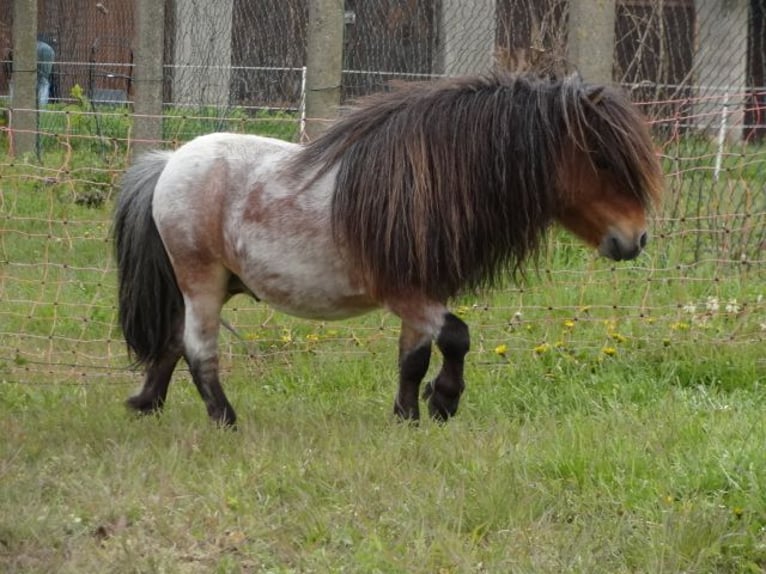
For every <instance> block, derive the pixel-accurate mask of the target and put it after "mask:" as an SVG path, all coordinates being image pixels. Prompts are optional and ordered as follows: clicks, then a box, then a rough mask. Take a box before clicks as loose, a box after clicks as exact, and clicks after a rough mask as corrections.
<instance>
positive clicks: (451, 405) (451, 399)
mask: <svg viewBox="0 0 766 574" xmlns="http://www.w3.org/2000/svg"><path fill="white" fill-rule="evenodd" d="M460 395H461V393H460V392H458V393H455V394H454V395H447V394H446V393H444V392H441V391H440V390H439V389H438V388H437V387H436V386H435V382H430V383H428V384H426V386H425V389H423V398H424V399H426V400H427V401H428V414H429V415H431V418H432V419H434V420H435V421H438V422H446V421H447V419H449V418H450V417H454V416H455V413H457V408H458V405H459V404H460Z"/></svg>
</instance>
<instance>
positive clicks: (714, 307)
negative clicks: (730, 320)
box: [705, 297, 719, 313]
mask: <svg viewBox="0 0 766 574" xmlns="http://www.w3.org/2000/svg"><path fill="white" fill-rule="evenodd" d="M705 309H707V310H708V311H710V312H711V313H715V312H716V311H718V309H719V304H718V297H708V298H707V301H706V302H705Z"/></svg>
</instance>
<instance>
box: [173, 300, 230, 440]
mask: <svg viewBox="0 0 766 574" xmlns="http://www.w3.org/2000/svg"><path fill="white" fill-rule="evenodd" d="M185 302H186V321H185V328H184V358H185V359H186V362H187V363H188V364H189V370H190V371H191V375H192V380H193V381H194V385H195V386H196V387H197V390H198V391H199V394H200V396H201V397H202V400H203V401H204V402H205V406H206V407H207V414H208V416H209V417H210V418H211V419H212V420H213V421H215V422H216V423H217V424H220V425H222V426H227V427H233V426H235V423H236V420H237V415H236V414H235V412H234V409H233V408H232V406H231V404H230V403H229V401H228V399H227V398H226V395H225V394H224V392H223V387H222V386H221V382H220V380H219V378H218V330H219V325H220V319H219V315H220V312H221V307H222V305H223V303H222V301H221V298H220V297H216V296H211V295H208V296H197V297H194V298H188V297H185Z"/></svg>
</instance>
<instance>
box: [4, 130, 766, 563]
mask: <svg viewBox="0 0 766 574" xmlns="http://www.w3.org/2000/svg"><path fill="white" fill-rule="evenodd" d="M64 141H65V140H64ZM692 147H693V146H690V147H689V149H692ZM115 150H117V148H113V149H112V152H109V153H105V152H104V150H102V149H89V150H85V151H80V152H78V150H75V153H73V154H67V153H66V151H60V150H59V148H57V147H56V146H53V148H51V149H48V150H47V152H46V155H45V156H44V160H43V164H42V165H40V164H38V163H34V162H31V163H28V162H25V161H13V160H11V159H8V158H6V159H3V160H0V163H1V164H2V166H1V167H2V172H0V300H1V303H0V501H1V502H0V571H3V572H5V571H7V572H72V573H74V572H78V573H79V572H171V573H172V572H179V573H185V572H275V573H281V572H284V573H286V572H364V573H366V572H383V573H388V572H402V573H410V572H423V573H439V572H454V573H462V572H477V573H478V572H487V573H494V572H520V573H524V572H529V573H541V572H542V573H546V572H551V573H554V572H555V573H559V572H588V573H594V572H605V573H615V572H647V573H660V572H689V573H691V572H698V573H743V572H763V571H765V570H766V457H764V444H766V425H765V424H764V416H763V413H764V407H765V406H766V393H765V392H764V390H765V389H764V387H765V386H766V359H764V357H765V356H766V355H765V354H764V342H763V341H764V335H766V300H764V299H765V298H766V280H765V277H764V271H765V269H764V261H763V255H762V246H760V244H759V243H758V241H759V237H761V235H759V234H762V233H763V229H764V217H766V216H765V215H764V213H765V212H766V208H765V206H764V197H763V179H762V178H763V176H762V173H763V171H760V170H758V169H754V168H753V166H754V165H755V164H757V163H758V162H761V163H760V165H763V163H764V160H763V157H764V156H763V153H764V152H763V151H762V150H750V154H749V155H748V156H747V161H744V160H742V158H743V157H744V154H741V153H739V152H737V153H735V152H732V153H731V154H729V155H727V157H726V162H727V163H726V164H725V167H726V169H727V170H728V171H726V177H725V178H724V179H722V180H721V181H719V182H718V183H714V182H713V181H712V179H711V177H710V175H709V173H708V175H702V176H698V175H697V174H698V173H706V170H707V168H706V167H705V165H701V163H704V162H703V160H700V159H699V157H698V156H699V154H698V153H696V152H695V153H694V154H691V153H690V154H686V155H690V156H691V155H693V156H694V158H695V159H694V161H695V162H697V163H694V164H693V165H692V164H691V163H690V161H691V160H687V159H685V158H684V156H685V154H684V153H678V154H677V155H676V156H675V159H671V160H668V165H667V168H668V172H669V173H670V174H671V175H669V182H670V183H669V187H670V196H669V201H667V202H666V207H665V210H664V211H663V212H661V213H660V214H658V218H657V223H656V225H655V228H654V230H653V231H654V233H653V235H654V240H653V242H652V243H651V244H650V246H649V249H648V252H647V253H646V254H645V255H643V256H642V257H641V258H640V259H638V260H637V261H636V262H634V263H632V264H627V265H614V264H610V263H608V262H604V261H601V260H598V259H597V258H596V257H595V256H594V254H592V253H590V252H589V251H588V250H586V249H584V248H582V247H581V246H579V244H577V243H576V242H574V241H573V240H572V239H571V238H570V237H569V236H567V235H565V234H563V233H559V232H555V233H553V234H552V235H551V236H550V238H549V242H548V243H549V245H548V249H547V251H546V253H545V254H543V256H542V257H541V260H540V264H539V273H534V272H532V273H530V274H529V276H528V277H527V279H526V280H525V281H524V282H523V283H522V284H521V285H511V284H508V285H506V286H503V287H501V288H499V289H497V290H494V291H492V292H481V293H471V294H466V295H465V296H464V297H462V298H461V299H460V300H458V301H455V302H454V309H455V310H456V312H457V313H458V314H460V315H461V316H462V317H463V318H464V320H465V321H466V322H467V323H468V324H469V326H470V327H471V329H472V351H471V353H470V354H469V355H468V365H467V382H468V388H467V391H466V393H465V395H464V398H463V402H462V405H461V409H460V412H459V413H458V416H457V417H456V418H455V419H453V420H452V421H450V422H449V423H448V424H446V425H437V424H435V423H432V422H430V421H427V420H426V421H423V422H422V423H421V424H420V426H419V427H411V426H407V425H402V424H399V423H397V422H396V421H395V420H394V419H393V417H392V415H391V410H392V409H391V407H392V401H393V395H394V392H395V381H396V338H397V329H398V325H397V323H396V321H395V320H394V319H393V318H392V317H390V316H388V315H385V314H384V313H373V314H371V315H368V316H366V317H362V318H360V319H357V320H354V321H347V322H342V323H312V322H307V321H300V320H296V319H292V318H289V317H286V316H284V315H280V314H277V313H273V312H272V311H270V310H269V309H268V308H266V307H264V306H261V305H257V304H255V303H254V302H251V301H249V300H247V299H244V298H235V299H234V300H232V302H231V303H230V304H229V305H228V306H227V308H226V310H225V317H226V319H227V320H228V321H229V322H230V323H231V324H232V325H234V327H235V328H236V330H237V332H238V333H239V335H240V337H241V339H240V338H237V337H235V336H234V335H232V334H231V333H228V332H224V333H223V334H222V337H221V350H222V366H223V371H224V385H225V388H226V390H227V392H228V395H229V398H230V400H231V402H232V403H233V405H234V407H235V408H236V409H237V411H238V414H239V430H238V432H229V431H222V430H220V429H217V428H215V427H214V426H212V425H211V424H210V423H209V422H208V420H207V418H206V416H205V412H204V406H203V404H202V402H201V400H200V399H199V398H198V396H197V395H196V391H195V390H194V389H193V385H192V384H191V383H190V380H189V376H188V372H187V371H185V370H183V369H181V370H180V371H179V372H178V373H177V374H176V377H175V380H174V383H173V385H172V386H171V390H170V397H169V402H168V406H167V409H166V411H165V413H164V414H163V415H162V416H161V417H149V418H143V419H136V418H134V417H133V416H132V415H130V414H129V413H128V412H127V411H126V410H125V409H124V407H123V406H122V402H123V400H124V399H125V398H126V397H127V396H128V395H130V394H131V393H132V392H133V391H134V390H136V388H137V387H138V385H139V384H140V373H137V372H134V371H132V370H131V369H130V368H129V366H128V359H127V357H126V354H125V347H124V343H123V342H122V339H121V335H120V333H119V329H118V328H117V326H116V324H115V277H114V267H113V263H112V259H111V244H110V241H109V225H110V223H109V218H110V213H111V209H112V204H113V201H114V194H115V193H116V192H115V184H116V182H117V181H118V178H119V173H120V170H121V169H122V167H123V165H124V154H123V155H121V153H120V152H119V151H115ZM686 151H688V150H686ZM705 161H708V163H710V162H712V159H711V158H707V159H706V160H705ZM698 164H699V165H698ZM697 170H699V172H698V171H697ZM676 172H679V173H681V172H684V173H686V175H685V176H684V177H681V176H680V175H677V174H676ZM674 174H676V175H674ZM700 193H704V194H705V201H704V202H702V203H700V201H699V194H700ZM435 359H438V357H437V356H435ZM438 362H439V361H438V360H435V361H434V363H436V364H435V365H433V366H432V371H433V369H434V368H435V367H436V366H437V365H438Z"/></svg>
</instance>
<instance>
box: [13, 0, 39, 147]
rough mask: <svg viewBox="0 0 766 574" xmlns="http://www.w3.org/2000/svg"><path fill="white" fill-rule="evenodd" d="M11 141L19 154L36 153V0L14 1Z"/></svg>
mask: <svg viewBox="0 0 766 574" xmlns="http://www.w3.org/2000/svg"><path fill="white" fill-rule="evenodd" d="M12 81H13V97H12V98H11V108H10V128H11V144H12V150H13V153H14V154H16V155H19V154H25V153H34V152H35V142H36V141H37V0H14V2H13V76H12Z"/></svg>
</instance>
